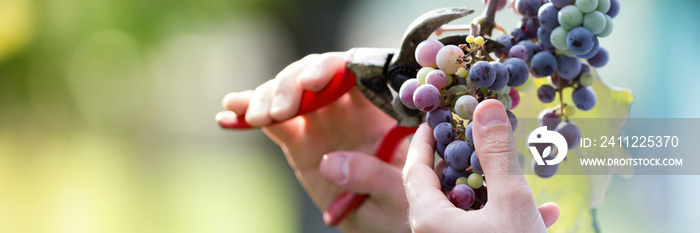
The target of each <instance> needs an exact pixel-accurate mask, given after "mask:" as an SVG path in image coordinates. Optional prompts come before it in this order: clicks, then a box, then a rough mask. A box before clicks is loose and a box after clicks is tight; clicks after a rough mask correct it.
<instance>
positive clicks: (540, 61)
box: [530, 52, 557, 77]
mask: <svg viewBox="0 0 700 233" xmlns="http://www.w3.org/2000/svg"><path fill="white" fill-rule="evenodd" d="M530 69H531V70H532V73H533V74H534V75H536V76H539V77H546V76H550V75H552V74H554V72H555V71H557V59H556V58H554V55H552V53H550V52H539V53H537V54H535V56H534V57H532V62H531V63H530Z"/></svg>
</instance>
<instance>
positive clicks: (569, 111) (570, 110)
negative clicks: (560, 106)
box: [564, 104, 576, 117]
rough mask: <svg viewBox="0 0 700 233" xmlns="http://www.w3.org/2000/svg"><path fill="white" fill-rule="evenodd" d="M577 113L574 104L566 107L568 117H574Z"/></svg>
mask: <svg viewBox="0 0 700 233" xmlns="http://www.w3.org/2000/svg"><path fill="white" fill-rule="evenodd" d="M575 113H576V108H575V107H574V106H573V105H571V104H567V105H566V107H564V115H566V116H567V117H573V116H574V114H575Z"/></svg>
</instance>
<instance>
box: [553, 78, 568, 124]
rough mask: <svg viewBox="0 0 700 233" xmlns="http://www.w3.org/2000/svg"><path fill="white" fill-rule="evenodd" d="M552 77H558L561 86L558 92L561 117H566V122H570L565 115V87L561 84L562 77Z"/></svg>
mask: <svg viewBox="0 0 700 233" xmlns="http://www.w3.org/2000/svg"><path fill="white" fill-rule="evenodd" d="M552 76H554V77H556V79H557V83H558V84H559V85H557V92H559V111H560V113H561V115H562V116H564V118H565V119H566V121H569V117H568V116H566V115H564V87H563V84H562V83H561V77H559V75H557V74H554V75H552Z"/></svg>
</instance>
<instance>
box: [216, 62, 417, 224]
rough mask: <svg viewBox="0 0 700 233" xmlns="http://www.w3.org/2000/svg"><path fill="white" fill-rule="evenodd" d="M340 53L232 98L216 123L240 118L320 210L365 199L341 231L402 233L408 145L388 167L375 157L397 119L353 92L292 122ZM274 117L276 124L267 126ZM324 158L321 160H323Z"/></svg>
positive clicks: (292, 69)
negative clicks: (346, 199) (275, 151)
mask: <svg viewBox="0 0 700 233" xmlns="http://www.w3.org/2000/svg"><path fill="white" fill-rule="evenodd" d="M344 57H345V54H344V53H326V54H321V55H309V56H307V57H305V58H303V59H301V60H299V61H297V62H294V63H292V64H291V65H289V66H288V67H287V68H285V69H284V70H282V71H281V72H280V73H279V74H278V75H277V77H275V79H273V80H270V81H268V82H266V83H265V84H263V85H261V86H259V87H258V88H257V89H256V90H255V91H244V92H239V93H231V94H229V95H227V96H226V97H225V98H224V100H223V105H224V108H225V109H227V110H229V111H226V112H221V113H219V114H218V115H217V120H218V121H220V122H221V121H224V122H225V121H233V120H235V118H236V115H242V114H245V116H246V121H247V122H248V123H249V124H251V125H252V126H262V127H263V131H264V132H265V134H267V135H268V136H269V137H270V138H271V139H272V140H273V141H275V142H276V143H277V144H278V145H280V147H281V148H282V149H283V151H284V153H285V155H286V157H287V160H288V162H289V164H290V166H291V167H292V168H293V169H294V171H295V174H296V176H297V178H298V179H299V181H300V182H301V184H302V185H303V186H304V189H305V190H306V192H307V193H308V194H309V196H311V198H312V200H313V201H314V203H315V204H316V205H317V206H318V207H319V208H320V209H322V210H324V209H325V208H326V207H328V205H329V204H330V203H331V201H333V200H334V198H335V197H336V196H337V195H338V194H340V193H341V192H342V191H343V190H349V191H352V192H355V193H363V194H369V198H367V199H366V200H365V201H364V202H363V204H362V205H360V206H359V208H358V209H356V210H355V211H353V212H352V214H351V215H350V216H349V217H348V218H347V219H345V220H344V221H343V222H341V223H340V225H339V226H338V227H339V228H340V229H341V230H343V231H345V232H404V231H408V225H407V224H406V210H407V208H408V207H407V203H406V200H405V194H404V191H403V186H402V183H401V168H402V167H403V164H404V161H405V156H406V148H407V143H404V145H402V147H400V148H399V149H398V150H397V152H396V155H395V156H394V159H393V160H392V161H391V164H387V163H384V162H382V161H380V160H379V159H377V158H376V157H374V156H370V155H371V154H373V153H374V152H375V151H376V148H377V147H378V146H379V142H380V141H381V138H382V137H383V136H384V135H385V134H386V133H387V132H388V131H389V130H390V129H391V127H393V125H394V124H395V120H394V119H393V118H391V117H389V116H388V115H386V114H385V113H384V112H382V111H381V110H380V109H378V108H377V107H375V106H374V105H373V104H372V103H371V102H370V101H369V100H367V99H366V98H365V97H364V96H363V95H362V93H360V91H359V90H357V88H353V89H352V90H350V92H348V93H347V94H345V95H344V96H342V97H340V98H339V99H338V100H336V101H335V102H333V103H331V104H330V105H327V106H325V107H323V108H321V109H319V110H317V111H314V112H312V113H309V114H306V115H303V116H299V117H293V116H294V114H295V113H296V112H297V109H298V108H299V102H300V98H301V92H302V90H311V91H318V90H320V89H322V88H323V87H324V86H325V85H326V84H327V83H328V82H329V81H330V79H331V78H332V76H333V75H334V74H335V73H336V72H337V71H338V70H340V69H343V68H344V67H343V66H344V61H345V58H344ZM273 120H275V121H278V122H279V123H276V124H270V123H271V122H272V121H273ZM324 154H325V156H324Z"/></svg>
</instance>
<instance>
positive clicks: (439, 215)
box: [403, 100, 559, 232]
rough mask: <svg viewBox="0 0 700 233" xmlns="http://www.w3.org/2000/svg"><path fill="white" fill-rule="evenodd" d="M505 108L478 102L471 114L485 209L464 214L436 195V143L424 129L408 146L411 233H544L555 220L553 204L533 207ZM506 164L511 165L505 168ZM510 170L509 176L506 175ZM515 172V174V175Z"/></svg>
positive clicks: (405, 174) (406, 173)
mask: <svg viewBox="0 0 700 233" xmlns="http://www.w3.org/2000/svg"><path fill="white" fill-rule="evenodd" d="M508 122H509V121H508V118H507V116H506V113H505V108H504V107H503V105H502V104H501V103H500V102H498V101H495V100H486V101H483V102H481V103H480V104H479V105H478V106H477V107H476V110H475V113H474V123H473V124H474V126H473V131H472V132H473V134H474V144H475V145H476V152H477V154H478V155H479V160H480V161H481V166H482V168H483V170H484V175H485V176H486V178H487V180H488V182H487V184H488V202H487V203H486V205H485V206H484V208H482V209H479V210H473V211H464V210H462V209H459V208H457V207H455V206H454V205H452V203H450V201H449V200H448V199H447V198H446V197H445V194H444V193H443V192H442V191H441V190H440V181H439V180H438V177H437V176H436V174H435V171H434V170H433V164H434V153H435V152H434V151H435V150H434V148H433V145H435V141H434V138H433V133H432V130H431V129H430V127H428V126H427V125H426V124H422V125H421V126H420V128H419V129H418V131H417V132H416V134H415V135H414V137H413V141H412V142H411V145H410V148H409V151H408V158H407V161H406V166H405V167H404V169H403V181H404V186H405V189H406V196H407V198H408V202H409V223H410V225H411V228H412V229H413V231H414V232H464V231H469V232H546V231H547V229H546V227H548V226H550V225H552V224H554V222H555V221H556V220H557V219H558V218H559V207H558V206H557V205H556V204H554V203H547V204H544V205H542V206H540V207H539V209H538V208H537V207H536V206H535V200H534V199H533V197H532V192H531V191H530V188H529V186H528V185H527V181H526V180H525V177H524V176H523V175H522V170H520V166H519V164H518V160H517V153H516V149H515V144H514V142H513V140H509V138H512V132H511V129H510V124H509V123H508ZM509 163H510V164H509ZM509 169H511V170H510V171H511V173H512V172H515V173H516V174H509ZM513 169H515V170H513Z"/></svg>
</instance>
